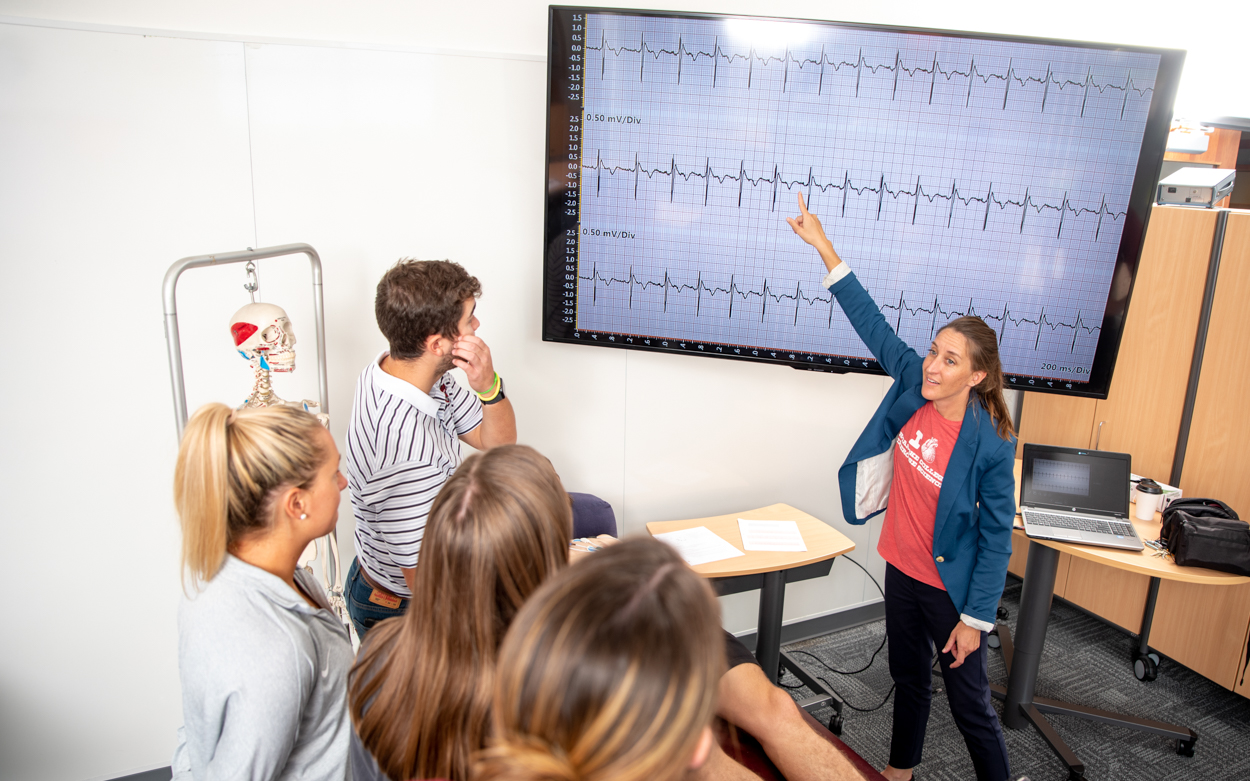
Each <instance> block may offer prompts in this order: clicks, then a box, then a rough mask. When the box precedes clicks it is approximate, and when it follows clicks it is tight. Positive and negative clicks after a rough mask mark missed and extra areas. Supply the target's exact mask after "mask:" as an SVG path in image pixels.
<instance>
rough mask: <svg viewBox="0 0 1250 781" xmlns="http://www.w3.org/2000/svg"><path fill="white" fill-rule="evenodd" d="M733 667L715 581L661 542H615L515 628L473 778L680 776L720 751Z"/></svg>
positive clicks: (637, 779) (650, 780)
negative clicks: (722, 694) (722, 684)
mask: <svg viewBox="0 0 1250 781" xmlns="http://www.w3.org/2000/svg"><path fill="white" fill-rule="evenodd" d="M724 671H725V650H724V641H723V640H722V635H721V627H720V609H719V606H718V605H717V603H716V600H715V598H714V597H713V595H712V590H711V588H709V586H708V584H707V582H706V581H705V580H704V579H703V578H701V577H699V576H698V575H696V574H695V573H694V571H693V570H691V569H690V568H689V567H688V566H686V564H685V562H683V561H682V560H681V557H680V556H678V555H677V553H676V552H675V551H674V550H673V549H672V548H670V547H668V546H667V545H665V544H663V543H661V542H658V541H656V540H651V539H635V540H627V541H625V542H622V543H620V544H619V545H614V546H612V547H610V548H608V549H607V550H605V551H603V552H602V553H597V554H595V555H594V556H590V557H588V558H586V559H585V560H583V561H581V562H578V563H577V564H575V565H574V566H572V567H569V568H568V569H567V570H565V571H564V572H563V573H561V574H559V575H557V576H555V577H554V578H552V579H551V580H550V581H548V582H547V584H546V585H544V586H543V587H542V588H541V589H539V590H538V592H537V593H536V594H535V595H534V596H533V598H532V599H531V600H530V601H529V602H528V603H526V605H525V607H524V608H522V610H521V612H520V614H518V615H517V618H516V620H515V621H514V622H513V625H512V628H511V629H509V630H508V634H507V637H506V638H505V639H504V642H503V646H502V647H501V648H500V651H499V666H498V669H497V670H496V674H495V691H494V707H493V733H494V734H493V737H492V739H491V741H490V747H489V748H488V749H487V750H486V751H485V752H483V753H482V754H481V755H480V758H479V761H478V763H477V765H476V767H475V773H474V781H675V780H676V779H679V778H681V777H682V776H684V775H685V773H686V771H687V770H688V769H690V768H696V767H698V766H699V765H701V764H702V763H703V761H704V760H705V759H706V758H707V756H708V753H709V751H710V750H711V748H712V732H711V728H710V724H711V720H712V716H713V714H714V712H715V708H716V691H717V685H718V682H719V680H720V677H721V674H722V673H723V672H724Z"/></svg>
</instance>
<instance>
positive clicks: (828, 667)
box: [782, 556, 938, 713]
mask: <svg viewBox="0 0 1250 781" xmlns="http://www.w3.org/2000/svg"><path fill="white" fill-rule="evenodd" d="M842 559H843V560H845V561H849V562H851V563H852V564H854V565H855V566H856V567H859V568H860V569H861V570H864V574H865V575H867V576H868V579H869V580H871V581H872V585H874V586H876V587H877V591H878V592H880V593H881V598H882V599H885V589H883V588H881V584H880V583H878V582H877V579H876V578H874V577H873V576H872V573H871V572H869V571H868V570H867V569H865V568H864V565H863V564H860V563H859V562H858V561H856V560H855V559H852V558H851V557H850V556H843V557H842ZM885 641H886V634H885V633H884V632H882V634H881V644H880V645H878V646H877V650H875V651H873V652H872V656H870V657H868V663H867V664H865V665H864V666H863V667H861V668H859V669H858V670H838V669H835V668H834V667H833V666H832V665H830V664H829V663H828V662H826V661H825V660H824V659H821V658H820V657H819V656H816V655H815V654H813V653H809V652H807V651H798V650H795V651H791V652H790V653H791V654H803V655H804V656H806V657H809V658H811V659H813V660H815V661H816V663H817V664H819V665H820V666H821V667H824V668H825V669H826V670H828V671H829V672H831V673H834V674H835V675H858V674H860V673H862V672H865V671H866V670H868V668H870V667H872V663H873V662H875V661H876V660H877V654H879V653H881V649H882V648H885ZM937 658H938V655H937V652H936V651H935V652H934V654H933V660H932V661H931V662H929V666H930V667H932V666H933V664H934V663H935V662H937ZM813 677H814V678H816V680H818V681H821V682H823V683H824V684H825V686H828V687H829V691H831V692H833V693H834V694H837V695H838V698H839V699H840V700H842V703H843V704H844V705H846V707H848V708H850V709H851V710H853V711H856V712H857V713H872V712H873V711H876V710H880V709H881V708H883V707H885V704H886V703H887V702H889V701H890V697H891V696H893V694H894V688H895V686H897V684H890V690H889V691H888V692H886V693H885V697H884V698H883V699H882V700H881V702H879V703H878V704H877V705H875V706H873V707H871V708H858V707H856V706H854V705H852V704H851V703H850V701H848V700H847V699H846V698H845V697H843V696H842V694H841V693H840V692H838V690H837V689H835V688H833V684H832V683H830V682H829V679H828V678H825V677H824V676H823V675H816V676H813ZM782 686H783V687H784V688H786V689H801V688H803V685H802V684H799V685H797V686H786V685H785V684H782Z"/></svg>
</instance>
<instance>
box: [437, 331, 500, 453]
mask: <svg viewBox="0 0 1250 781" xmlns="http://www.w3.org/2000/svg"><path fill="white" fill-rule="evenodd" d="M451 355H452V360H453V361H454V362H455V364H456V365H457V366H459V367H460V368H461V369H464V373H465V376H466V377H468V379H469V387H470V388H472V389H473V391H474V392H475V393H477V394H479V395H481V394H483V393H491V392H492V390H494V389H495V387H496V382H497V381H498V378H497V376H496V374H495V364H494V361H492V360H491V356H490V348H489V347H487V346H486V342H484V341H482V340H481V338H480V337H478V336H462V337H460V339H459V340H458V341H457V342H456V344H455V346H454V347H453V348H452V351H451ZM460 439H462V440H463V441H464V442H466V443H468V445H469V446H470V447H473V448H476V449H478V450H486V449H488V448H492V447H495V446H496V445H515V444H516V414H515V413H514V412H513V411H512V402H511V401H509V400H508V398H507V397H506V396H505V397H504V398H503V399H502V400H501V401H499V402H497V403H495V404H485V405H483V406H482V425H480V426H478V427H477V428H475V429H473V430H472V431H468V432H466V433H464V434H461V435H460Z"/></svg>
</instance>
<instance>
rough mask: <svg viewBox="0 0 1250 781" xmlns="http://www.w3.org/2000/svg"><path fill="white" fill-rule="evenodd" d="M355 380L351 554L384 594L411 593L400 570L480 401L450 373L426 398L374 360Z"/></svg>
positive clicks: (413, 556) (350, 439) (413, 557)
mask: <svg viewBox="0 0 1250 781" xmlns="http://www.w3.org/2000/svg"><path fill="white" fill-rule="evenodd" d="M386 355H387V353H385V352H383V353H382V354H381V355H379V356H378V357H377V359H375V360H374V361H373V363H371V364H369V366H368V367H367V368H366V369H365V370H364V372H362V373H361V375H360V379H359V380H358V381H357V382H356V399H355V402H354V403H353V404H352V420H351V426H350V427H349V429H348V431H347V452H346V453H345V454H344V461H345V462H346V464H347V485H348V488H350V489H351V495H352V510H353V513H354V514H355V516H356V558H358V559H359V560H360V566H362V567H364V568H365V571H366V572H368V573H369V577H370V578H372V579H373V581H374V582H375V583H377V584H379V585H381V586H384V587H385V588H387V589H388V590H390V591H391V592H392V593H394V594H397V595H399V596H401V597H408V596H411V595H410V594H409V592H408V585H407V584H406V583H404V574H403V573H402V572H400V567H404V568H406V569H411V568H414V567H416V566H417V552H418V551H419V550H420V549H421V537H422V535H423V534H424V532H425V519H426V517H427V516H428V515H429V513H430V505H431V504H433V502H434V497H435V496H437V495H438V491H439V489H440V488H442V487H443V483H445V482H446V481H447V478H449V477H451V475H452V473H453V472H455V471H456V467H458V466H460V461H461V456H460V441H459V439H458V438H459V437H460V436H461V435H462V434H466V433H468V432H470V431H472V430H473V429H475V428H477V427H478V426H479V425H481V423H482V403H481V402H480V401H479V400H478V398H477V395H476V394H475V393H473V392H472V391H470V390H468V389H467V388H462V387H460V385H459V384H457V383H456V381H455V379H454V378H453V377H452V375H451V373H450V372H448V373H447V374H444V375H443V376H442V377H441V378H439V379H438V381H436V382H435V383H434V387H433V388H431V389H430V394H429V395H427V394H425V393H423V392H421V390H419V389H418V388H417V387H416V386H414V385H412V384H411V383H408V382H405V381H404V380H401V379H399V378H398V377H392V376H391V375H389V374H387V373H386V372H384V371H382V369H381V367H380V366H379V364H380V363H381V362H382V359H383V358H385V357H386Z"/></svg>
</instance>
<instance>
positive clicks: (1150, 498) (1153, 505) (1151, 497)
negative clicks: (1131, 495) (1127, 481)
mask: <svg viewBox="0 0 1250 781" xmlns="http://www.w3.org/2000/svg"><path fill="white" fill-rule="evenodd" d="M1162 501H1163V494H1148V493H1146V492H1145V491H1138V492H1137V512H1136V513H1135V514H1136V515H1137V520H1139V521H1153V520H1154V519H1155V513H1156V512H1158V511H1159V504H1160V503H1161V502H1162Z"/></svg>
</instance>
